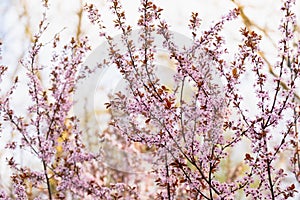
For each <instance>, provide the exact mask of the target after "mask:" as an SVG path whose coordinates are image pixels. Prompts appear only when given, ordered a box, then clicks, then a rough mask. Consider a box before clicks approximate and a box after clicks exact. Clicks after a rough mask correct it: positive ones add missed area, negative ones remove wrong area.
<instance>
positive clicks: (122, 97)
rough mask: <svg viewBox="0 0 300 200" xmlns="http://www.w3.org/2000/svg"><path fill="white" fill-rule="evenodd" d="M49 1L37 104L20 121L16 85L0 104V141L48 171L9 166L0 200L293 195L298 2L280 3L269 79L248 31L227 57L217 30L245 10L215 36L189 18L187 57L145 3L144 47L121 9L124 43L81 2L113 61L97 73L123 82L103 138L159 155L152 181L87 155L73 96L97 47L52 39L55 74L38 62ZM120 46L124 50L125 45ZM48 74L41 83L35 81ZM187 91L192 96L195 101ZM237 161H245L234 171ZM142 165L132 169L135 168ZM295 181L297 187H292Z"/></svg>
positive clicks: (118, 19)
mask: <svg viewBox="0 0 300 200" xmlns="http://www.w3.org/2000/svg"><path fill="white" fill-rule="evenodd" d="M43 3H44V7H45V8H46V11H45V13H44V14H43V19H42V20H41V22H40V24H39V29H38V32H37V34H36V35H35V36H34V40H33V42H32V45H31V48H30V50H29V51H28V54H27V55H26V56H25V57H24V58H23V59H22V60H21V64H22V66H23V67H24V68H25V69H26V77H27V79H28V91H27V95H29V96H30V97H31V101H30V102H31V104H30V105H29V106H28V108H27V114H26V116H19V115H18V114H17V113H16V112H15V107H14V105H13V103H12V100H13V99H14V98H16V97H15V96H14V95H15V91H16V88H17V87H18V83H19V79H18V77H16V78H15V81H14V83H13V85H12V87H11V88H10V89H9V90H8V91H7V92H6V93H5V94H3V95H2V97H1V106H0V112H1V118H2V119H3V122H4V124H5V126H6V127H4V128H3V129H2V132H1V137H3V135H5V134H6V131H7V130H11V131H14V132H17V133H18V134H19V136H20V137H19V138H20V139H19V140H13V141H10V142H8V143H7V145H6V147H5V148H7V149H10V150H11V151H15V152H18V151H20V150H22V151H25V152H26V154H30V155H31V156H32V157H35V158H37V159H38V160H39V162H40V165H41V166H40V167H37V168H31V167H28V166H26V165H22V164H21V163H18V162H17V161H16V160H15V158H14V156H12V157H8V158H7V164H8V165H9V166H10V168H11V169H12V171H13V173H12V175H11V181H12V191H11V194H9V193H8V192H6V191H4V190H2V191H0V198H1V199H33V198H35V199H144V198H146V197H145V195H147V196H148V197H147V198H149V199H242V198H246V199H289V198H293V197H295V195H296V193H297V184H298V183H299V179H300V178H299V176H300V167H299V165H300V164H299V162H300V161H299V147H298V142H299V139H298V132H299V131H298V129H299V121H300V120H299V116H300V105H299V100H300V98H299V96H298V94H297V90H299V80H298V77H299V75H300V64H299V58H300V40H299V38H298V40H297V35H296V33H297V32H296V26H297V23H296V16H295V13H294V12H293V6H294V5H295V1H292V0H285V1H284V2H283V4H282V7H281V12H282V21H281V22H280V27H279V30H280V32H281V39H280V41H278V52H277V60H276V62H275V63H274V66H273V67H274V71H272V72H273V74H270V73H268V72H267V71H266V68H268V64H269V63H267V62H266V60H265V59H264V56H263V55H262V53H261V51H260V41H261V40H262V36H260V35H259V34H258V33H256V32H254V31H252V30H249V28H247V27H242V28H241V29H240V30H239V32H240V34H241V37H242V41H241V43H240V44H239V45H238V46H237V47H236V52H235V53H234V54H233V55H232V56H231V58H228V54H229V53H231V52H229V51H228V49H227V43H226V37H224V36H223V35H222V30H223V28H224V26H225V24H226V23H230V22H231V21H233V20H235V19H236V18H238V17H239V15H240V14H241V15H243V16H242V17H245V16H244V14H243V12H242V10H241V9H240V8H237V9H233V10H231V11H229V12H228V14H227V15H225V16H223V17H222V18H221V19H220V20H219V21H217V22H216V23H214V24H213V25H212V26H211V27H210V28H209V29H208V30H201V29H200V27H201V20H200V19H199V17H198V15H199V14H198V13H196V12H193V13H192V14H191V19H190V21H189V22H190V23H189V24H188V27H189V29H190V32H191V35H192V39H191V44H189V45H187V46H185V47H184V48H183V49H181V48H180V47H179V46H178V43H177V42H176V40H174V33H173V32H172V31H171V30H170V26H169V25H168V23H167V22H165V21H164V20H163V19H162V15H161V13H162V12H163V9H161V8H160V7H159V6H157V5H156V4H154V3H153V2H152V1H150V0H141V3H140V5H139V13H140V17H139V19H138V22H137V25H138V27H139V30H138V42H136V41H135V40H133V39H132V37H133V35H134V33H136V32H134V31H133V29H132V26H131V25H129V24H127V21H126V15H125V11H124V9H123V7H122V4H121V1H119V0H111V1H109V3H110V5H111V6H110V10H111V11H112V13H113V15H114V16H115V18H114V19H113V20H112V21H113V24H114V27H115V28H116V30H118V31H119V32H120V34H121V41H119V40H116V39H115V38H114V37H113V36H111V35H109V32H108V31H107V30H106V25H105V24H104V22H103V20H102V16H101V12H100V11H99V10H98V9H97V8H96V6H95V5H93V4H90V5H85V7H84V10H85V13H86V15H87V16H88V18H89V20H90V21H91V23H93V24H95V25H96V26H97V28H99V35H100V37H103V38H104V39H105V40H106V42H107V44H108V49H107V51H108V59H104V60H100V61H99V63H98V65H97V68H100V69H101V68H104V67H105V66H107V65H108V66H110V67H113V66H114V67H116V68H117V69H118V71H119V72H120V74H121V75H122V77H123V79H124V80H125V82H126V86H125V90H120V91H117V92H115V93H113V94H111V98H110V101H109V102H106V103H105V105H106V109H108V111H109V112H110V114H111V120H110V126H109V128H107V129H106V130H101V131H102V132H101V133H99V135H100V136H101V137H103V138H110V142H113V144H114V146H113V147H114V148H119V149H124V150H126V151H127V152H130V153H132V154H133V155H139V154H143V153H147V155H148V156H150V157H151V158H152V159H151V162H152V163H149V164H151V170H150V171H149V172H148V173H149V174H150V175H151V176H147V179H146V178H143V177H145V175H143V174H142V175H141V174H132V173H126V172H124V171H118V170H115V169H109V168H108V167H107V166H105V164H104V163H105V159H104V158H105V156H104V155H105V154H106V151H107V148H102V150H101V151H99V152H96V153H94V152H92V151H90V150H89V148H88V147H86V145H85V143H84V140H83V139H82V138H83V136H84V135H85V134H86V132H85V131H86V130H84V129H83V130H82V129H80V122H81V121H80V120H82V119H81V118H79V117H78V116H76V115H72V112H71V111H72V107H73V106H74V104H76V102H74V101H73V98H72V97H73V94H74V92H75V91H76V90H78V88H77V87H76V83H77V82H80V81H81V80H82V79H85V78H87V77H88V76H89V75H91V74H93V73H94V72H95V70H96V69H93V68H90V66H82V65H83V62H84V59H85V57H86V54H87V53H88V52H89V51H90V50H91V48H90V46H89V42H88V38H87V37H83V38H82V39H75V38H72V39H71V40H70V41H69V42H67V44H66V45H64V46H62V47H61V48H60V45H59V44H60V43H61V41H60V36H59V34H57V35H55V37H54V39H53V40H52V41H51V43H52V46H53V51H54V53H53V55H52V58H51V61H50V64H49V66H42V65H40V64H39V63H38V61H37V57H38V55H39V54H40V52H41V49H43V48H45V46H46V45H47V44H45V43H43V42H42V41H41V37H42V35H43V34H44V33H45V31H47V28H48V23H47V17H46V16H47V9H48V1H43ZM158 36H160V37H162V38H163V40H162V46H163V47H164V48H165V49H166V50H167V54H168V57H169V60H170V61H172V63H173V65H174V68H175V72H174V75H173V77H172V79H173V82H174V84H173V85H172V86H168V85H165V84H164V83H163V82H162V81H161V80H160V78H159V76H158V73H157V70H158V66H157V64H156V63H155V59H156V55H157V52H158V47H157V43H156V40H157V37H158ZM120 42H121V43H122V45H123V46H125V49H126V51H125V52H123V51H121V50H120V49H119V48H118V43H120ZM81 67H82V68H81ZM49 69H50V73H49V84H48V85H46V86H45V85H43V84H42V82H41V79H40V73H41V72H43V71H47V70H49ZM82 69H84V70H82ZM0 70H1V73H0V75H1V77H2V78H3V77H5V71H6V70H7V67H6V66H3V65H1V68H0ZM82 71H83V72H84V73H81V72H82ZM249 72H250V73H251V74H252V76H253V77H254V79H253V80H254V82H253V83H252V87H253V96H254V99H255V101H254V104H255V106H254V108H255V109H254V110H249V107H247V103H249V102H247V99H244V97H243V91H241V90H240V86H241V85H242V84H243V83H241V77H243V76H244V75H245V74H246V73H249ZM0 80H1V79H0ZM186 90H191V91H192V92H191V93H189V94H190V95H189V96H188V97H186V95H185V92H186ZM250 103H252V104H253V102H250ZM241 144H243V145H245V146H247V147H248V148H247V149H248V150H247V152H245V153H242V154H243V155H240V156H239V157H238V158H235V157H234V155H233V153H232V152H233V151H239V148H238V146H239V145H241ZM283 156H284V157H288V158H287V159H285V160H284V162H287V163H286V164H285V166H288V167H283V166H282V165H281V160H282V157H283ZM126 159H127V157H126V158H125V160H126ZM230 159H231V160H232V159H239V160H240V161H239V162H236V163H237V164H236V165H235V166H229V167H228V166H226V164H227V163H229V161H230ZM126 161H128V162H130V160H126ZM131 161H132V160H131ZM138 162H139V160H138V159H137V160H136V163H133V165H135V166H136V167H138V165H139V163H138ZM123 164H124V163H123ZM131 164H132V163H131ZM124 165H125V164H124ZM149 174H148V175H149ZM291 174H293V175H294V176H293V178H292V181H288V180H291V179H290V178H289V176H290V175H291ZM148 179H150V180H153V182H154V183H152V184H151V183H149V180H148Z"/></svg>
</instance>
